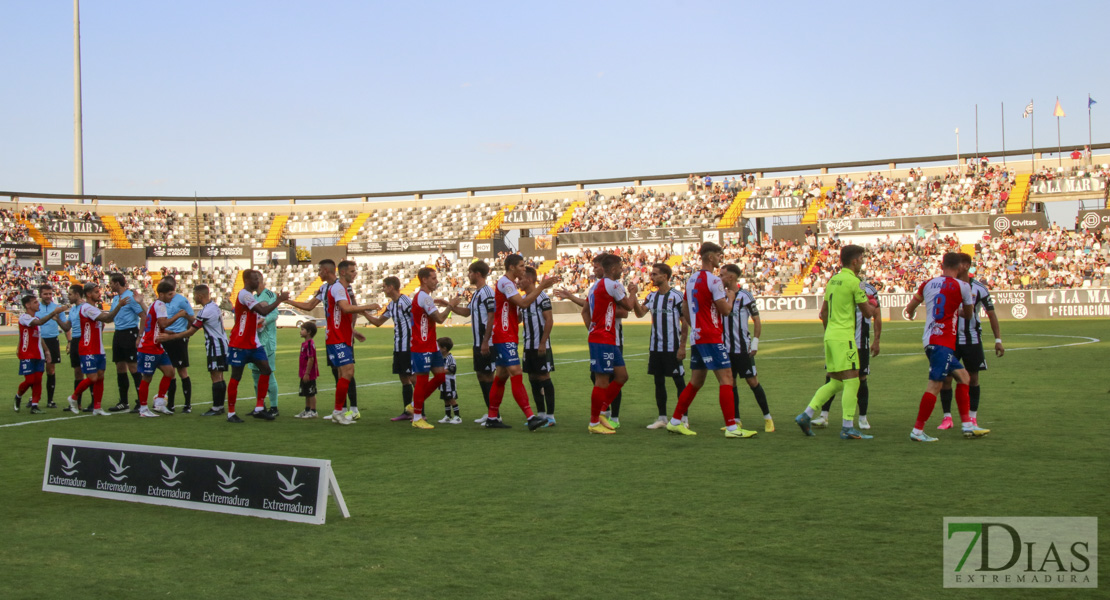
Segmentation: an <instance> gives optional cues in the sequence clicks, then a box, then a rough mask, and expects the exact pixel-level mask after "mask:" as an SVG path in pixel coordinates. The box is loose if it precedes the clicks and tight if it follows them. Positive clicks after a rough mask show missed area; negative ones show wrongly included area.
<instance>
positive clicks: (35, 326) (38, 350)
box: [15, 295, 69, 414]
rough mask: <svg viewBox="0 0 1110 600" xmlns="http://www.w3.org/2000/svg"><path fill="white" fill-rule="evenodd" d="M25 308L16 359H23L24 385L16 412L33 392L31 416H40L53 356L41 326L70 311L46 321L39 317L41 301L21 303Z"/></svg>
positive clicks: (18, 394) (26, 299)
mask: <svg viewBox="0 0 1110 600" xmlns="http://www.w3.org/2000/svg"><path fill="white" fill-rule="evenodd" d="M21 302H22V304H23V308H24V309H25V310H26V311H27V312H25V313H23V314H22V315H19V347H18V348H17V349H16V356H17V357H18V358H19V374H20V375H22V376H23V381H22V382H21V383H20V384H19V388H18V389H17V390H16V393H15V412H19V404H20V402H22V400H23V394H24V393H25V392H26V391H27V390H28V389H30V390H31V411H30V412H31V414H38V413H41V412H42V411H41V410H39V398H41V397H42V373H43V371H44V370H45V368H46V361H47V360H48V359H49V358H50V355H49V353H48V352H47V351H46V349H45V348H44V347H43V345H42V335H41V333H40V331H39V326H40V325H42V324H43V323H45V322H47V321H49V320H50V319H53V318H54V317H57V316H58V315H60V314H62V313H63V312H65V311H67V310H69V306H66V305H62V306H58V307H56V308H55V309H54V310H53V311H52V312H50V313H49V314H47V315H44V316H42V317H36V316H35V313H37V312H38V310H39V299H38V298H36V297H34V296H31V295H28V296H24V297H23V298H22V299H21Z"/></svg>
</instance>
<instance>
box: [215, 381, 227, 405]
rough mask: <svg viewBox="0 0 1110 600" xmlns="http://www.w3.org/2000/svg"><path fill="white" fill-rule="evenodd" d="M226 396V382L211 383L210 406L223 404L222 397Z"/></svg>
mask: <svg viewBox="0 0 1110 600" xmlns="http://www.w3.org/2000/svg"><path fill="white" fill-rule="evenodd" d="M226 397H227V382H226V381H216V382H213V383H212V407H213V408H215V407H218V406H223V405H224V399H225V398H226Z"/></svg>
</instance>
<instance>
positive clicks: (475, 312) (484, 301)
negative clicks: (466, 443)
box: [451, 260, 497, 423]
mask: <svg viewBox="0 0 1110 600" xmlns="http://www.w3.org/2000/svg"><path fill="white" fill-rule="evenodd" d="M466 274H467V277H468V278H469V279H470V285H472V286H474V293H473V295H471V297H470V302H469V303H467V305H466V306H461V305H460V306H456V307H454V308H452V309H451V312H453V313H455V314H457V315H459V316H461V317H470V333H471V336H472V339H473V340H474V374H475V375H476V376H477V377H478V386H479V387H481V388H482V400H483V401H484V402H485V403H486V413H487V414H488V413H489V391H490V388H491V387H493V371H494V366H495V365H494V364H493V363H494V359H496V358H497V356H496V355H495V354H494V353H493V352H490V346H489V339H490V335H491V334H492V333H493V329H492V328H490V326H489V323H490V319H491V318H493V311H494V308H495V304H496V302H495V301H494V299H493V288H491V287H490V286H489V285H487V284H486V278H487V277H489V265H488V264H486V261H484V260H476V261H474V262H472V263H470V267H469V268H467V271H466ZM474 422H475V423H485V422H486V414H483V415H482V417H481V418H480V419H477V420H475V421H474Z"/></svg>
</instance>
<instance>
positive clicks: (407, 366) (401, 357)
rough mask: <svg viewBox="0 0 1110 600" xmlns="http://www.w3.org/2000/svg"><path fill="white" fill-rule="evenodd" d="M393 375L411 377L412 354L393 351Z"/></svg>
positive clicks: (406, 351) (405, 351) (404, 351)
mask: <svg viewBox="0 0 1110 600" xmlns="http://www.w3.org/2000/svg"><path fill="white" fill-rule="evenodd" d="M393 374H394V375H412V352H410V351H408V350H401V351H397V350H394V351H393Z"/></svg>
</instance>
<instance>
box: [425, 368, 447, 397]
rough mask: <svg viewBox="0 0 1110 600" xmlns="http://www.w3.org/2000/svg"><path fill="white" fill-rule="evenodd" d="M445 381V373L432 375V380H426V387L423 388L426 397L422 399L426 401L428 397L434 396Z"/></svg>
mask: <svg viewBox="0 0 1110 600" xmlns="http://www.w3.org/2000/svg"><path fill="white" fill-rule="evenodd" d="M446 380H447V374H446V373H434V374H433V375H432V378H431V379H429V380H428V383H427V387H425V388H424V393H425V396H426V397H425V398H424V399H425V400H427V399H428V397H430V396H431V395H432V394H434V393H435V391H436V390H438V389H439V386H441V385H443V382H444V381H446Z"/></svg>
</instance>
